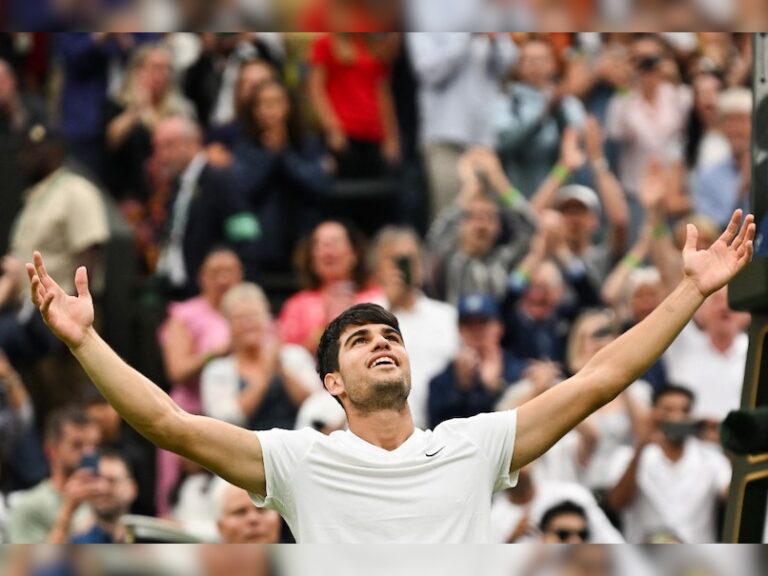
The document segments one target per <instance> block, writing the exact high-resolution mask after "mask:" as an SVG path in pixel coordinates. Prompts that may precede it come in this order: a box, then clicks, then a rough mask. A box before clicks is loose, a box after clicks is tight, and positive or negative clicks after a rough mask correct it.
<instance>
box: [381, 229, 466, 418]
mask: <svg viewBox="0 0 768 576" xmlns="http://www.w3.org/2000/svg"><path fill="white" fill-rule="evenodd" d="M372 257H373V264H374V269H375V273H376V280H377V281H378V283H379V286H381V289H382V291H383V292H384V297H385V298H386V300H387V308H388V309H389V310H390V311H391V312H392V313H393V314H394V315H395V316H396V317H397V320H398V322H399V323H400V330H401V331H402V333H403V337H404V338H405V339H406V340H407V341H408V349H409V350H410V354H411V358H413V359H414V361H413V373H412V375H411V395H410V397H409V399H408V402H409V404H410V406H411V411H412V412H413V419H414V422H416V423H417V425H418V426H426V425H427V396H428V393H429V381H430V380H431V379H432V378H433V377H434V376H436V375H437V374H438V373H440V371H441V370H443V369H444V368H445V366H446V365H447V364H448V363H449V362H450V361H451V360H452V359H453V356H454V354H456V352H457V351H458V349H459V331H458V328H457V322H456V320H457V315H456V308H454V307H453V306H451V305H450V304H446V303H445V302H440V301H439V300H433V299H432V298H428V297H427V296H425V295H424V293H423V292H422V291H421V286H422V284H423V281H424V258H423V247H422V245H421V241H420V240H419V237H418V235H417V234H416V232H415V231H414V230H413V229H411V228H407V227H398V226H386V227H385V228H382V229H381V230H380V231H379V233H378V234H377V236H376V238H375V239H374V244H373V252H372ZM437 334H439V335H440V337H439V338H436V337H435V335H437Z"/></svg>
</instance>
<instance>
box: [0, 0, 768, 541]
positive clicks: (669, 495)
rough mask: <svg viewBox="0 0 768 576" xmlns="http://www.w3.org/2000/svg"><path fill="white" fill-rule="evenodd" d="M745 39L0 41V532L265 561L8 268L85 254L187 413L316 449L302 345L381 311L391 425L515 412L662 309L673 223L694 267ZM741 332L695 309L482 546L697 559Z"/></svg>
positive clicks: (675, 263) (270, 35) (64, 279)
mask: <svg viewBox="0 0 768 576" xmlns="http://www.w3.org/2000/svg"><path fill="white" fill-rule="evenodd" d="M29 4H30V5H31V4H32V3H29ZM665 5H666V4H665ZM675 5H676V6H677V4H675ZM72 6H78V7H79V6H80V5H74V4H73V5H72ZM363 8H365V10H363ZM384 8H385V4H384V3H381V4H371V5H368V4H365V6H363V5H362V4H359V3H356V2H346V3H339V4H338V5H337V4H335V3H324V4H322V5H321V4H318V5H317V7H313V8H312V9H311V10H310V9H309V8H307V9H306V10H307V13H306V14H307V18H309V19H310V20H311V21H312V22H314V23H315V24H313V25H312V26H309V27H308V29H313V28H316V27H317V28H321V29H327V27H328V23H329V22H335V21H337V20H336V19H337V18H350V19H351V20H344V21H345V22H352V21H354V22H359V23H360V26H361V28H366V27H367V26H368V24H369V23H370V22H372V21H376V22H383V21H380V20H377V18H378V16H376V18H373V17H372V13H371V12H367V10H375V9H382V10H383V9H384ZM659 9H661V8H659ZM360 10H363V11H360ZM441 13H444V14H448V13H449V11H448V10H443V11H441ZM377 14H378V13H377ZM57 17H58V16H57ZM634 18H635V17H634V16H633V19H634ZM353 19H354V20H353ZM633 21H634V20H633ZM436 28H440V26H436ZM753 40H754V37H753V36H752V35H750V34H747V33H731V32H672V33H664V32H658V33H632V32H609V33H598V32H566V33H559V32H550V33H528V32H513V33H509V32H505V33H493V32H483V33H473V32H456V33H450V34H445V33H441V32H419V33H398V32H378V31H374V32H370V31H369V32H364V33H363V32H361V33H327V32H324V33H280V32H253V31H251V32H219V33H217V32H199V33H183V32H144V33H130V32H123V31H115V32H95V33H90V32H56V33H47V32H5V33H2V34H0V182H2V184H3V185H2V186H1V187H0V205H2V209H1V210H0V254H2V255H3V256H2V260H1V270H2V274H1V275H0V539H2V541H10V542H12V543H44V542H49V543H69V542H94V541H98V542H122V541H138V542H140V541H164V542H233V543H234V542H262V543H272V542H290V541H291V540H292V537H291V534H290V530H289V528H288V527H287V526H285V524H284V523H283V522H282V520H281V519H280V518H279V516H278V515H277V514H275V513H274V512H270V511H262V510H259V509H257V508H256V507H255V506H254V505H253V504H252V503H251V501H250V500H249V498H248V495H247V494H246V493H245V492H244V491H242V490H238V489H235V488H234V487H232V486H228V485H226V484H225V483H223V482H222V481H220V480H219V479H217V478H214V477H212V476H211V474H209V473H208V472H207V471H205V470H203V469H201V468H200V467H199V466H196V465H194V464H193V463H191V462H186V461H182V460H181V459H180V458H177V457H175V456H174V455H172V454H169V453H167V452H163V451H156V450H155V449H154V448H153V447H152V446H150V445H149V444H148V443H147V442H146V441H145V440H144V439H143V438H141V437H139V436H138V435H137V434H135V433H134V432H133V431H132V430H131V429H130V428H129V427H128V426H127V425H125V423H124V422H123V421H122V420H121V419H120V417H119V416H118V415H117V413H116V412H115V411H114V410H113V409H112V408H111V407H110V406H109V405H108V404H106V402H105V401H104V400H103V398H101V396H100V395H99V394H98V393H97V392H96V391H95V389H94V388H93V386H92V385H91V384H90V382H89V381H88V379H87V377H86V376H85V375H84V374H83V373H82V371H81V370H79V366H78V365H77V364H76V362H74V360H73V359H72V357H71V355H70V354H69V353H68V351H67V350H64V349H62V347H61V346H60V345H59V344H58V343H57V342H55V341H53V340H52V338H51V336H50V334H49V333H48V331H47V330H46V328H45V326H44V325H43V324H42V321H41V319H40V317H39V315H37V313H36V311H35V310H34V309H31V307H30V305H29V302H28V299H27V297H26V280H25V277H24V271H23V263H24V262H25V261H28V260H29V259H30V258H31V254H32V251H33V249H41V250H42V251H43V253H44V255H45V256H46V259H47V261H48V262H49V269H50V271H51V273H52V275H53V276H54V277H55V278H56V279H57V280H58V281H60V282H61V283H62V285H63V286H64V287H65V288H66V289H68V290H72V288H73V286H72V278H73V274H74V270H75V268H76V266H78V265H80V264H83V263H85V264H87V265H88V267H89V270H90V272H91V279H92V282H93V286H92V291H93V293H94V295H95V301H96V307H97V319H98V323H99V326H98V328H99V330H100V331H101V333H103V334H104V336H105V338H106V340H107V341H108V342H109V343H110V344H111V345H112V346H114V347H115V349H116V350H117V351H118V352H119V353H120V354H121V355H122V356H123V357H124V358H125V359H126V360H128V361H129V362H130V363H131V364H132V365H134V366H135V367H137V368H138V369H139V370H140V371H141V372H143V373H144V374H146V375H148V376H149V377H150V378H152V379H153V381H155V382H156V383H157V384H158V385H159V386H160V387H162V388H163V389H164V390H167V391H168V392H169V393H170V394H171V396H172V397H173V398H174V400H175V401H176V402H177V403H179V404H180V405H181V406H182V407H183V408H184V409H186V410H189V411H193V412H196V413H200V414H206V415H208V416H211V417H214V418H219V419H222V420H226V421H228V422H230V423H232V424H235V425H238V426H243V427H246V428H249V429H259V430H261V429H269V428H272V427H282V428H289V429H290V428H303V427H306V426H311V427H314V428H316V429H317V430H320V431H323V432H326V433H331V432H332V431H334V430H338V429H340V428H343V427H344V426H345V420H344V415H343V413H341V414H340V413H339V408H338V406H337V405H336V404H335V402H334V401H333V400H332V399H331V398H330V396H328V395H327V393H326V392H325V391H324V390H323V389H322V384H321V383H320V381H319V378H318V376H317V374H316V372H315V371H314V358H313V354H314V352H315V350H316V347H317V342H318V337H319V334H320V333H321V332H322V330H323V328H324V327H325V326H326V325H327V323H328V322H329V321H330V320H332V319H333V318H334V317H335V316H336V315H338V314H339V313H340V312H341V311H342V310H344V309H346V308H347V307H349V306H350V305H352V304H353V303H356V302H377V303H381V304H382V305H384V306H387V307H388V308H389V309H390V310H392V311H393V312H394V313H395V315H396V316H397V317H398V319H399V321H400V325H401V327H402V330H403V333H404V336H405V341H406V342H407V343H408V350H409V354H410V356H411V360H412V365H413V366H414V367H415V368H414V374H413V382H412V394H411V398H410V404H411V409H412V412H413V415H414V419H415V421H416V423H417V425H418V426H420V427H434V426H436V425H438V424H439V423H440V422H443V421H445V420H447V419H450V418H455V417H468V416H472V415H475V414H478V413H480V412H487V411H492V410H502V409H509V408H514V407H517V406H519V405H520V404H521V403H523V402H525V401H527V400H528V399H530V398H533V397H535V396H537V395H538V394H540V393H542V392H543V391H544V390H547V389H548V388H550V387H552V386H557V385H558V384H559V383H560V382H561V381H562V380H563V379H565V378H567V377H568V376H570V375H572V374H574V373H576V372H577V371H578V370H580V369H581V368H582V367H583V366H584V365H585V364H586V363H587V362H588V361H589V359H590V358H592V356H593V355H594V354H596V353H597V352H598V351H599V350H600V349H601V348H603V347H604V346H606V345H607V344H608V343H610V342H611V341H613V340H614V339H615V338H616V337H617V336H618V335H620V334H621V333H622V332H623V331H625V330H627V329H629V328H630V327H632V326H633V325H635V324H636V323H637V322H639V321H641V320H642V319H643V318H645V317H646V316H647V315H648V314H649V313H650V312H651V311H652V310H653V309H654V308H655V307H656V306H657V305H658V304H659V302H661V300H662V299H663V298H664V297H665V295H666V294H668V293H669V292H670V291H671V289H672V288H673V286H675V284H676V282H677V281H678V280H679V278H680V274H681V267H680V264H681V261H680V247H681V242H682V239H683V237H684V230H685V226H686V224H687V223H689V222H695V223H696V225H697V226H698V229H699V232H700V237H699V241H700V247H706V246H708V245H709V244H710V243H712V242H713V241H714V240H715V239H716V238H717V237H718V235H719V234H720V232H721V230H722V228H723V226H724V225H725V224H726V222H727V221H728V218H729V216H730V214H731V213H732V211H733V209H734V208H737V207H742V208H748V207H749V194H750V190H751V187H752V163H751V159H752V148H751V144H752V128H753V126H752V112H753V108H754V105H755V102H754V100H755V98H754V97H753V93H752V89H751V86H752V80H753V78H752V76H753V59H754V53H753ZM760 56H761V57H762V56H765V55H763V54H761V55H760ZM758 129H759V130H761V133H760V134H763V133H764V130H765V127H762V126H758ZM767 231H768V230H766V228H763V229H762V230H761V234H762V236H763V237H764V235H765V233H766V232H767ZM761 246H762V248H764V247H765V244H762V245H761ZM750 321H751V318H750V315H749V314H746V313H743V312H737V311H735V310H732V309H731V308H730V307H729V304H728V295H727V290H723V291H720V292H718V293H717V294H715V295H713V296H712V297H711V298H710V299H709V300H708V301H707V303H706V304H705V305H704V306H703V307H702V309H701V311H700V313H699V314H698V315H697V317H696V319H695V320H694V321H693V322H691V324H690V325H689V326H688V327H686V329H685V330H684V331H683V333H682V334H681V335H680V337H679V338H678V339H677V340H676V341H675V343H673V345H672V346H671V347H670V349H669V351H668V352H667V353H666V354H665V355H664V357H663V358H662V359H661V360H660V361H659V362H658V363H657V364H656V365H654V366H653V367H652V368H651V369H650V370H649V371H648V373H647V374H645V375H643V377H642V378H641V379H639V380H638V381H637V382H636V383H634V384H633V385H632V386H631V387H630V389H629V390H628V391H627V392H626V393H625V394H622V395H621V396H620V397H619V398H617V399H616V401H614V402H612V403H611V404H609V405H608V406H606V407H605V408H604V409H603V410H601V411H599V412H598V413H596V414H595V415H594V416H593V417H591V418H590V419H589V420H588V421H586V422H585V423H584V425H582V426H580V427H578V428H577V429H576V430H574V431H573V432H572V433H570V434H569V435H567V436H566V437H565V438H564V439H563V440H562V441H561V442H560V443H558V444H557V445H556V446H555V447H553V449H552V450H551V451H550V452H549V453H548V454H547V455H545V456H544V457H542V458H541V459H540V460H539V461H537V462H536V463H535V464H534V465H533V466H531V467H528V468H526V469H525V470H523V471H521V475H520V482H519V484H518V486H517V487H515V488H514V489H511V490H508V491H506V492H504V493H501V494H498V495H497V498H496V499H495V500H494V504H493V512H492V522H493V538H494V541H497V542H561V543H576V542H590V543H614V542H622V541H628V542H631V543H636V544H644V543H652V542H654V543H655V542H684V543H711V542H717V541H719V540H720V538H721V534H722V531H721V527H722V524H723V508H724V504H725V502H726V498H727V494H728V490H729V488H730V485H731V470H732V462H731V459H730V455H729V454H728V453H727V452H726V451H725V450H724V449H723V447H722V446H721V444H720V436H719V428H720V424H721V422H722V421H723V419H724V418H725V416H726V415H727V414H728V412H729V411H730V410H734V409H737V408H738V407H739V406H740V402H741V395H742V386H743V382H744V374H745V372H744V370H745V366H746V362H747V349H748V344H749V338H748V336H747V329H748V326H749V325H750ZM434 334H439V335H440V338H435V337H433V335H434ZM243 365H254V366H256V367H257V369H256V371H255V372H249V371H246V370H241V367H242V366H243ZM633 462H635V463H638V466H634V465H631V464H632V463H633ZM681 462H682V463H684V464H685V465H684V466H683V465H678V464H679V463H681ZM756 515H757V517H758V518H759V519H762V518H763V517H764V510H763V509H761V510H758V511H757V512H756Z"/></svg>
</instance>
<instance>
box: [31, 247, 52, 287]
mask: <svg viewBox="0 0 768 576" xmlns="http://www.w3.org/2000/svg"><path fill="white" fill-rule="evenodd" d="M33 260H34V263H35V270H36V271H37V275H38V276H39V277H40V282H42V284H43V286H45V288H46V289H48V288H53V287H54V286H56V283H55V282H54V281H53V279H52V278H51V277H50V276H48V271H47V270H46V269H45V263H44V262H43V255H42V254H40V252H38V251H37V250H35V254H34V256H33Z"/></svg>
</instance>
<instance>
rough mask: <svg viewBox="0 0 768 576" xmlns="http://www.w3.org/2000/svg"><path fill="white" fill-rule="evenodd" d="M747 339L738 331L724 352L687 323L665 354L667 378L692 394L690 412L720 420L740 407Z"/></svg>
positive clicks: (697, 415)
mask: <svg viewBox="0 0 768 576" xmlns="http://www.w3.org/2000/svg"><path fill="white" fill-rule="evenodd" d="M748 348H749V338H748V337H747V335H746V334H739V335H738V336H737V337H736V340H735V341H734V343H733V344H732V345H731V347H730V349H729V350H727V351H726V352H725V353H722V352H720V351H719V350H717V349H716V348H715V347H714V346H713V345H712V342H711V341H710V339H709V336H707V334H706V333H704V332H703V331H702V330H700V329H699V328H698V327H697V326H696V324H694V323H693V322H691V323H689V324H688V325H687V326H686V327H685V328H684V329H683V331H682V332H681V333H680V336H678V337H677V339H676V340H675V341H674V342H673V343H672V345H671V346H670V347H669V349H668V350H667V352H666V353H665V354H664V364H665V366H666V368H667V378H668V380H669V381H670V382H674V383H675V384H678V385H680V386H685V387H686V388H689V389H690V390H691V391H692V392H693V393H694V394H695V395H696V401H695V402H694V404H693V414H694V416H696V417H700V418H705V417H708V418H714V419H716V420H723V419H725V417H726V416H727V415H728V412H730V411H731V410H738V408H739V406H741V389H742V386H743V384H744V368H745V366H746V363H747V349H748Z"/></svg>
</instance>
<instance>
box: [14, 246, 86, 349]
mask: <svg viewBox="0 0 768 576" xmlns="http://www.w3.org/2000/svg"><path fill="white" fill-rule="evenodd" d="M33 259H34V264H27V275H28V276H29V281H30V289H31V292H32V302H33V303H34V304H35V306H37V308H38V309H39V310H40V313H41V314H42V316H43V320H44V321H45V323H46V325H47V326H48V328H50V329H51V331H52V332H53V333H54V334H55V335H56V337H57V338H59V339H60V340H61V341H62V342H64V343H65V344H66V345H67V346H68V347H69V348H71V349H75V348H78V347H79V346H81V345H82V344H83V342H84V341H85V338H86V336H87V335H88V330H89V329H90V328H91V326H92V325H93V300H92V299H91V293H90V292H89V291H88V273H87V272H86V270H85V267H84V266H81V267H80V268H78V269H77V272H75V286H76V288H77V296H70V295H68V294H67V293H66V292H64V290H62V288H61V286H59V285H58V284H57V283H56V282H55V281H54V280H53V278H51V277H50V276H48V272H47V271H46V269H45V264H44V263H43V257H42V256H41V255H40V252H37V251H36V252H35V254H34V257H33Z"/></svg>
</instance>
